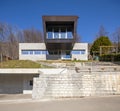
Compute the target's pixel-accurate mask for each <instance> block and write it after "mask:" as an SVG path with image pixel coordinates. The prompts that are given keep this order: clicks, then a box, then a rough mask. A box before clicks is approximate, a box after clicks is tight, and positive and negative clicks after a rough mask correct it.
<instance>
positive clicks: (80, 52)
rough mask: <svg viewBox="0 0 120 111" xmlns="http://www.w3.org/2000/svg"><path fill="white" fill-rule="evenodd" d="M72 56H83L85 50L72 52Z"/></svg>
mask: <svg viewBox="0 0 120 111" xmlns="http://www.w3.org/2000/svg"><path fill="white" fill-rule="evenodd" d="M72 54H81V55H82V54H85V50H73V51H72Z"/></svg>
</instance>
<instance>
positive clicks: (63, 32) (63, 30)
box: [61, 28, 66, 39]
mask: <svg viewBox="0 0 120 111" xmlns="http://www.w3.org/2000/svg"><path fill="white" fill-rule="evenodd" d="M61 38H62V39H64V38H66V28H61Z"/></svg>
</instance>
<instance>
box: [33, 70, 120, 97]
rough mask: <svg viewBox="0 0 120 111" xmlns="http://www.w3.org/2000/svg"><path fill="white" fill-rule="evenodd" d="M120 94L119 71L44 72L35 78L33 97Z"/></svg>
mask: <svg viewBox="0 0 120 111" xmlns="http://www.w3.org/2000/svg"><path fill="white" fill-rule="evenodd" d="M115 94H120V73H119V72H102V73H101V72H92V73H90V72H80V73H72V74H71V73H68V74H51V75H48V74H42V75H40V76H39V77H38V78H34V86H33V94H32V97H33V99H41V98H63V97H81V96H104V95H115Z"/></svg>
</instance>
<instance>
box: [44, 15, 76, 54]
mask: <svg viewBox="0 0 120 111" xmlns="http://www.w3.org/2000/svg"><path fill="white" fill-rule="evenodd" d="M42 19H43V30H44V41H45V44H46V48H47V50H48V52H49V50H58V51H61V50H72V48H73V46H74V43H75V41H76V35H77V19H78V16H43V17H42Z"/></svg>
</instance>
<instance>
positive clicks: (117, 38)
mask: <svg viewBox="0 0 120 111" xmlns="http://www.w3.org/2000/svg"><path fill="white" fill-rule="evenodd" d="M112 35H113V42H114V44H116V45H117V47H118V52H120V27H119V28H117V30H116V31H115V32H114V33H113V34H112Z"/></svg>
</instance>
